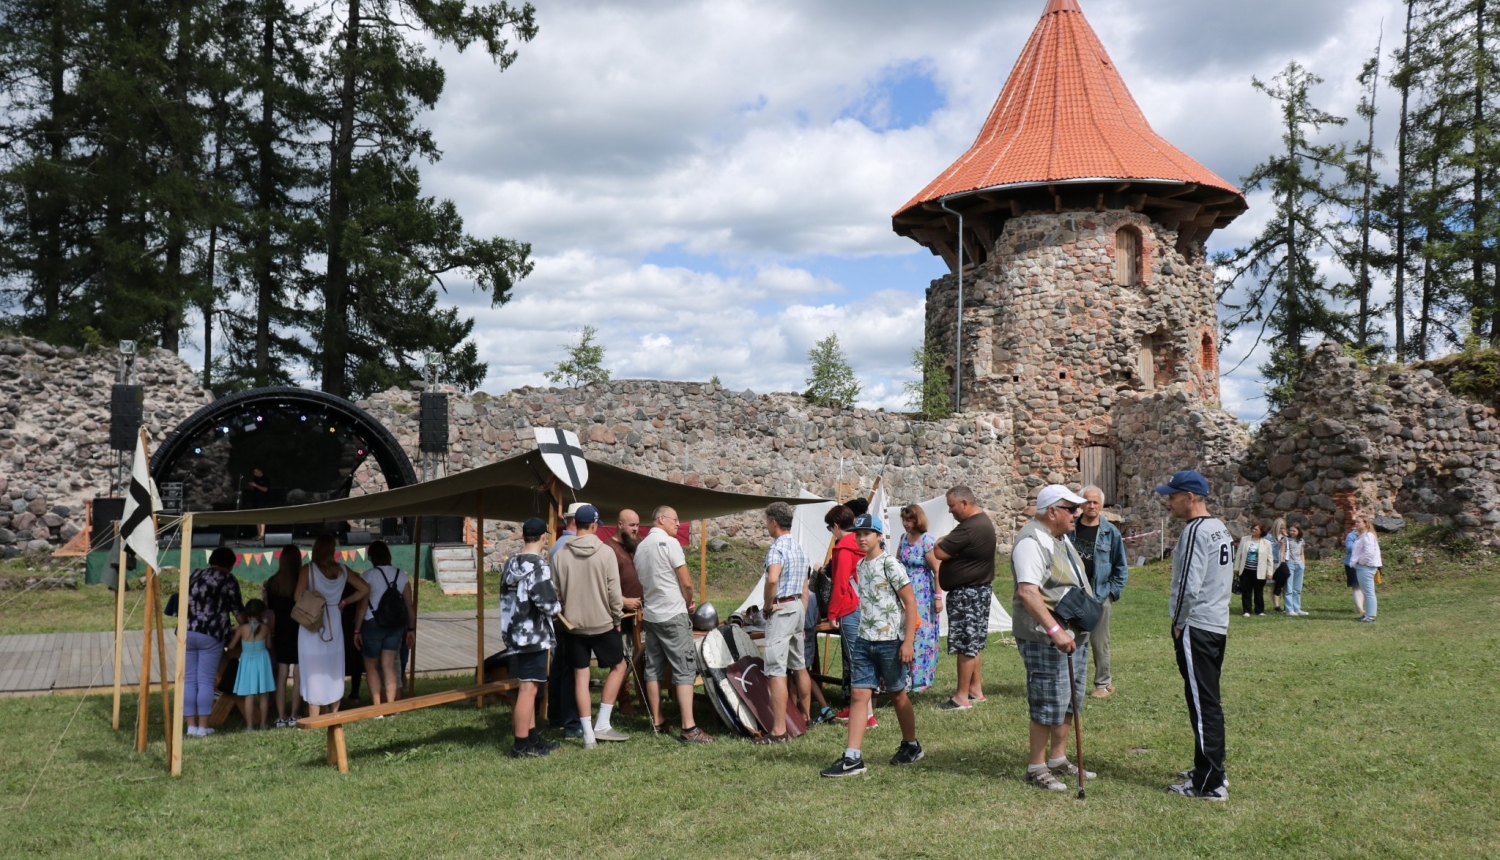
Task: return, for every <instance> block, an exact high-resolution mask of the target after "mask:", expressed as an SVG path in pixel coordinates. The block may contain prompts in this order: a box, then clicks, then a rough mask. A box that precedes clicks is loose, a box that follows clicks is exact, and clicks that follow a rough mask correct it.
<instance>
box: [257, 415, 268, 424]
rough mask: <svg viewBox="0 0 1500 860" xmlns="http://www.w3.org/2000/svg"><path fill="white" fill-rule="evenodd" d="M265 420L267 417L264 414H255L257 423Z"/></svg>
mask: <svg viewBox="0 0 1500 860" xmlns="http://www.w3.org/2000/svg"><path fill="white" fill-rule="evenodd" d="M264 420H266V418H265V416H264V415H257V416H255V423H256V424H259V423H260V422H262V421H264Z"/></svg>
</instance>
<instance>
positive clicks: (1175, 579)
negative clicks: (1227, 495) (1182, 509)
mask: <svg viewBox="0 0 1500 860" xmlns="http://www.w3.org/2000/svg"><path fill="white" fill-rule="evenodd" d="M1233 581H1234V551H1233V539H1232V538H1231V537H1230V536H1229V528H1228V526H1225V525H1224V523H1223V522H1222V521H1220V520H1219V519H1217V518H1215V517H1198V518H1196V519H1193V520H1190V521H1189V522H1188V524H1187V525H1186V526H1184V527H1183V529H1182V534H1181V535H1180V536H1179V537H1178V538H1177V547H1176V548H1175V549H1173V550H1172V586H1171V589H1170V592H1169V594H1168V597H1167V608H1168V610H1169V611H1170V612H1171V614H1172V626H1173V627H1192V628H1193V629H1194V630H1205V631H1208V632H1211V633H1228V632H1229V594H1230V586H1231V584H1232V583H1233Z"/></svg>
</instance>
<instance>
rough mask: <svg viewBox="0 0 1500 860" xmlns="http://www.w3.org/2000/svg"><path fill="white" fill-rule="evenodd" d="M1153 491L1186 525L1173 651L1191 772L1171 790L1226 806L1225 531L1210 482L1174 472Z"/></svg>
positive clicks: (1175, 572) (1175, 582) (1175, 576)
mask: <svg viewBox="0 0 1500 860" xmlns="http://www.w3.org/2000/svg"><path fill="white" fill-rule="evenodd" d="M1156 492H1158V493H1160V494H1162V495H1163V496H1166V497H1167V498H1166V501H1167V506H1168V507H1169V508H1171V510H1172V515H1173V516H1175V517H1177V518H1178V519H1181V520H1186V521H1187V525H1185V526H1183V529H1182V534H1181V536H1180V537H1178V539H1177V547H1176V548H1175V549H1173V550H1172V585H1171V589H1170V590H1169V593H1168V609H1169V611H1170V612H1171V616H1172V648H1173V650H1174V651H1176V653H1177V670H1178V671H1179V672H1180V673H1181V674H1182V682H1183V695H1184V696H1185V697H1186V699H1187V706H1188V722H1189V723H1190V724H1191V725H1192V728H1193V740H1194V751H1193V768H1192V770H1190V771H1183V772H1182V773H1181V774H1179V776H1182V777H1184V779H1185V781H1184V782H1182V783H1181V784H1177V785H1172V786H1169V789H1170V790H1171V791H1172V792H1174V793H1176V794H1180V795H1182V796H1184V797H1196V798H1201V799H1203V800H1227V799H1228V798H1229V785H1228V780H1227V779H1225V777H1224V709H1223V706H1222V703H1221V701H1220V698H1219V672H1220V670H1221V669H1222V668H1223V665H1224V646H1225V643H1226V641H1227V639H1228V633H1229V593H1230V583H1231V582H1232V580H1233V579H1234V552H1233V547H1232V544H1233V541H1232V539H1231V538H1230V535H1229V528H1228V527H1227V526H1225V525H1224V523H1223V522H1222V521H1220V520H1219V519H1217V518H1215V517H1211V516H1209V514H1208V503H1207V498H1206V497H1207V496H1208V481H1207V480H1205V479H1204V477H1203V476H1202V475H1200V474H1198V473H1197V472H1194V471H1192V470H1190V469H1189V470H1186V471H1182V472H1178V473H1177V474H1175V475H1173V476H1172V480H1171V481H1168V482H1167V483H1166V484H1163V485H1162V486H1160V487H1157V488H1156Z"/></svg>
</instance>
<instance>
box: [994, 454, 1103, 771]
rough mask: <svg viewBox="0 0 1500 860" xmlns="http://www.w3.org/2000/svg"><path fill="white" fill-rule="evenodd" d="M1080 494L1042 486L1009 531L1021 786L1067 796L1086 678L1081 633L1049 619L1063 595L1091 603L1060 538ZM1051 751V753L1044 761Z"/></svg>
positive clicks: (1075, 560)
mask: <svg viewBox="0 0 1500 860" xmlns="http://www.w3.org/2000/svg"><path fill="white" fill-rule="evenodd" d="M1083 503H1084V499H1083V497H1082V496H1079V495H1076V494H1075V493H1074V492H1073V491H1072V490H1069V489H1068V488H1067V487H1065V486H1063V485H1062V484H1050V485H1048V486H1045V487H1043V488H1042V489H1041V491H1040V492H1039V493H1037V497H1036V515H1035V516H1034V517H1033V518H1032V520H1031V521H1030V522H1028V523H1027V524H1026V525H1025V526H1023V527H1022V528H1021V531H1020V532H1019V533H1017V534H1016V540H1015V545H1014V548H1013V549H1012V550H1011V553H1010V563H1011V570H1012V571H1013V573H1014V575H1015V582H1016V594H1015V603H1014V605H1013V607H1012V610H1011V618H1012V626H1011V632H1012V633H1014V634H1015V637H1016V650H1018V651H1019V652H1020V653H1021V662H1022V663H1023V664H1024V665H1025V666H1026V702H1027V705H1028V706H1029V708H1030V712H1031V733H1030V741H1031V758H1030V761H1029V762H1028V765H1027V768H1026V784H1027V785H1032V786H1035V787H1037V788H1040V789H1045V790H1047V791H1067V790H1068V787H1067V785H1065V784H1064V783H1063V781H1062V780H1061V779H1058V777H1059V776H1062V777H1063V778H1067V777H1074V776H1077V777H1079V791H1080V796H1081V792H1082V790H1083V788H1082V786H1083V779H1084V778H1087V779H1093V778H1094V776H1095V775H1094V774H1092V773H1088V772H1082V773H1080V771H1079V769H1078V766H1077V765H1075V764H1073V763H1072V762H1070V761H1068V728H1069V725H1070V724H1072V723H1075V722H1076V720H1077V714H1078V710H1079V708H1081V707H1082V706H1083V701H1084V695H1083V689H1082V686H1081V685H1082V683H1083V681H1085V680H1086V679H1087V678H1088V634H1087V633H1085V632H1082V631H1078V632H1074V631H1072V630H1069V629H1068V628H1067V627H1065V626H1064V625H1063V624H1062V622H1060V621H1059V620H1058V618H1057V617H1056V615H1055V614H1054V609H1056V607H1057V605H1058V602H1059V601H1061V600H1063V599H1064V598H1065V597H1066V596H1067V594H1068V592H1069V591H1071V590H1072V589H1075V588H1076V589H1079V590H1080V591H1081V592H1082V593H1083V596H1084V597H1085V599H1088V600H1092V599H1093V588H1092V586H1091V585H1090V583H1089V579H1088V577H1087V576H1086V575H1085V574H1084V569H1083V560H1082V559H1080V558H1079V557H1078V551H1077V550H1075V549H1074V548H1073V545H1072V544H1071V543H1069V542H1068V540H1067V539H1066V538H1065V537H1064V535H1066V534H1067V533H1068V532H1070V531H1072V530H1073V523H1074V520H1075V518H1076V517H1077V516H1078V508H1079V506H1080V505H1082V504H1083ZM1049 745H1050V747H1051V750H1052V755H1051V757H1048V756H1047V749H1048V747H1049Z"/></svg>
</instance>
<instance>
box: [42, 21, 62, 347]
mask: <svg viewBox="0 0 1500 860" xmlns="http://www.w3.org/2000/svg"><path fill="white" fill-rule="evenodd" d="M60 7H61V4H56V5H54V6H53V7H52V22H51V24H52V26H51V32H50V34H49V41H50V45H49V47H50V49H51V50H50V54H51V58H50V59H51V62H50V63H49V64H48V67H47V89H48V106H47V113H48V116H47V120H46V127H47V132H46V135H47V156H48V158H49V159H51V162H52V169H53V170H54V171H60V170H61V168H62V163H63V156H64V155H65V154H66V152H67V134H66V132H65V131H64V130H63V129H64V128H65V126H66V119H65V117H64V115H63V112H64V111H65V110H67V105H66V101H67V84H66V77H65V75H66V72H67V60H66V55H67V48H68V39H67V35H66V33H65V31H64V29H63V10H62V9H61V8H60ZM49 191H50V193H49V195H48V198H47V199H45V200H42V201H39V202H40V203H41V204H42V205H43V207H44V208H43V214H42V218H41V222H42V223H41V225H40V226H41V229H40V233H41V242H40V246H41V247H40V248H38V251H40V253H39V254H38V257H39V258H40V259H38V260H37V267H36V273H37V285H38V287H39V288H40V292H41V294H42V323H43V326H44V327H45V328H44V330H45V331H48V332H50V331H52V330H53V327H54V326H57V325H58V324H59V323H61V322H62V320H61V315H62V294H63V284H62V282H63V271H64V269H65V268H66V266H65V262H64V260H63V256H64V252H63V236H62V232H63V213H64V212H65V211H66V209H67V205H68V204H67V201H66V199H65V197H64V194H63V191H62V189H60V188H57V187H55V186H54V187H52V188H51V189H49Z"/></svg>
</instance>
